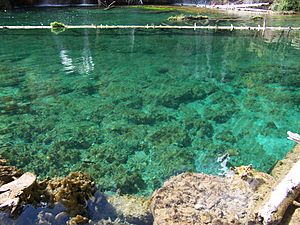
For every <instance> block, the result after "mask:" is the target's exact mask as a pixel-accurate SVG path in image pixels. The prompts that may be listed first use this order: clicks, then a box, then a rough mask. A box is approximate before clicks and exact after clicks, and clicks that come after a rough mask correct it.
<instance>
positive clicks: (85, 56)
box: [80, 29, 95, 74]
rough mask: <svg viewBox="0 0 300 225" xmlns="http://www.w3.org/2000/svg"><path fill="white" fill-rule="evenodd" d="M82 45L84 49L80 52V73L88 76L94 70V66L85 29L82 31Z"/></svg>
mask: <svg viewBox="0 0 300 225" xmlns="http://www.w3.org/2000/svg"><path fill="white" fill-rule="evenodd" d="M83 44H84V47H83V50H82V68H81V71H80V73H83V74H89V73H90V72H92V71H93V70H94V69H95V64H94V61H93V57H92V53H91V50H90V42H89V35H88V30H86V29H85V30H84V37H83Z"/></svg>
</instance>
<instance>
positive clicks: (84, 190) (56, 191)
mask: <svg viewBox="0 0 300 225" xmlns="http://www.w3.org/2000/svg"><path fill="white" fill-rule="evenodd" d="M47 191H48V193H49V194H50V196H51V197H52V199H53V201H54V202H61V203H62V204H63V205H64V206H65V207H66V208H67V209H68V210H69V214H70V215H71V216H77V215H78V214H79V215H85V214H86V213H87V211H86V210H87V209H86V202H87V200H88V199H89V198H90V197H92V196H93V194H94V193H95V192H96V186H95V183H94V181H93V180H92V178H91V177H90V176H89V175H88V174H85V173H80V172H73V173H70V175H68V176H67V177H65V178H54V179H52V180H50V181H49V183H48V185H47Z"/></svg>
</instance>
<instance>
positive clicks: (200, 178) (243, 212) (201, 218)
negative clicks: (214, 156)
mask: <svg viewBox="0 0 300 225" xmlns="http://www.w3.org/2000/svg"><path fill="white" fill-rule="evenodd" d="M299 159H300V145H298V146H296V147H295V148H294V150H293V151H291V152H290V153H289V154H288V155H287V157H286V158H285V159H284V160H282V161H279V162H278V163H277V165H276V166H275V168H274V169H273V172H272V175H273V176H270V175H267V174H265V173H261V172H257V171H255V170H253V169H252V168H251V167H238V168H236V169H235V175H233V176H231V177H217V176H212V175H206V174H196V173H183V174H180V175H178V176H175V177H172V178H171V179H170V180H168V181H167V182H165V183H164V185H163V186H162V187H161V188H160V189H158V190H157V191H156V192H155V193H154V194H153V197H152V200H151V211H152V213H153V217H154V224H156V225H158V224H160V225H163V224H178V225H179V224H180V225H185V224H220V225H221V224H222V225H223V224H260V218H259V216H258V215H259V213H258V212H259V210H260V209H262V208H264V206H265V204H266V203H268V199H269V196H270V193H272V190H274V189H275V190H276V188H277V187H278V184H280V182H281V181H282V180H284V177H285V176H286V175H287V174H288V173H289V171H290V170H291V168H292V167H293V166H294V165H295V164H296V163H297V162H298V161H299ZM297 193H298V192H297ZM288 196H289V199H288V203H287V205H284V207H281V208H280V210H278V212H277V210H275V212H274V213H275V214H276V215H275V214H274V219H273V218H272V220H270V221H264V224H278V223H280V224H283V225H287V224H289V225H296V224H299V223H300V210H299V208H298V207H300V203H299V201H300V198H299V197H298V198H296V197H297V196H293V199H294V200H290V199H291V197H290V195H288ZM286 209H287V211H286ZM280 221H281V222H280Z"/></svg>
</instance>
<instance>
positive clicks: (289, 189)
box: [257, 161, 300, 225]
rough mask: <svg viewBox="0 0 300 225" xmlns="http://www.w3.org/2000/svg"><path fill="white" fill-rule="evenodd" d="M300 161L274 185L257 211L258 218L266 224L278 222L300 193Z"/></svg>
mask: <svg viewBox="0 0 300 225" xmlns="http://www.w3.org/2000/svg"><path fill="white" fill-rule="evenodd" d="M299 171H300V161H298V162H297V163H296V164H295V165H294V166H293V167H292V169H291V170H290V172H289V173H288V174H287V175H286V176H285V177H284V179H283V180H282V181H281V182H280V183H279V184H278V185H277V186H276V187H275V189H274V190H273V191H272V193H271V195H270V197H269V198H268V200H267V201H266V202H265V203H264V204H263V206H262V208H261V209H260V210H259V211H258V213H257V215H258V219H259V220H260V222H262V223H263V224H266V225H271V224H279V223H280V221H281V220H282V218H283V216H284V213H285V211H286V210H287V208H288V206H289V205H291V204H293V202H294V200H295V199H296V198H297V196H298V195H299V194H300V176H299Z"/></svg>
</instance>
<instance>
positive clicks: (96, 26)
mask: <svg viewBox="0 0 300 225" xmlns="http://www.w3.org/2000/svg"><path fill="white" fill-rule="evenodd" d="M51 28H52V27H51V26H0V29H8V30H35V29H51ZM65 28H66V29H179V30H180V29H192V30H231V31H232V30H253V31H261V30H262V31H263V30H274V31H276V30H277V31H291V30H300V27H261V26H256V27H254V26H237V27H235V26H233V25H231V26H198V25H196V24H194V26H190V25H189V26H166V25H148V24H147V25H102V24H101V25H65Z"/></svg>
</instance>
